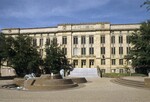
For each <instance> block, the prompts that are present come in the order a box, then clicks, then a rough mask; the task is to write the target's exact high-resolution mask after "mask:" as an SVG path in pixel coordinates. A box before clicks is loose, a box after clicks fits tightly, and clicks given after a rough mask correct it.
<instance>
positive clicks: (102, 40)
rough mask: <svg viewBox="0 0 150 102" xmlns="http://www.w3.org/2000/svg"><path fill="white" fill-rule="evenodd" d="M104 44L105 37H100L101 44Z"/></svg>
mask: <svg viewBox="0 0 150 102" xmlns="http://www.w3.org/2000/svg"><path fill="white" fill-rule="evenodd" d="M104 43H105V35H102V36H101V44H104Z"/></svg>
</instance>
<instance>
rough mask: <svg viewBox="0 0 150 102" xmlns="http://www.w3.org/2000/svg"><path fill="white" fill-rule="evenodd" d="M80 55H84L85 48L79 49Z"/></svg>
mask: <svg viewBox="0 0 150 102" xmlns="http://www.w3.org/2000/svg"><path fill="white" fill-rule="evenodd" d="M81 55H86V48H85V47H83V48H81Z"/></svg>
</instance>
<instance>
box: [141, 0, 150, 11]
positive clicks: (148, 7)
mask: <svg viewBox="0 0 150 102" xmlns="http://www.w3.org/2000/svg"><path fill="white" fill-rule="evenodd" d="M145 5H146V9H147V10H148V11H149V10H150V0H146V1H145V2H144V3H143V4H142V5H141V7H142V6H145Z"/></svg>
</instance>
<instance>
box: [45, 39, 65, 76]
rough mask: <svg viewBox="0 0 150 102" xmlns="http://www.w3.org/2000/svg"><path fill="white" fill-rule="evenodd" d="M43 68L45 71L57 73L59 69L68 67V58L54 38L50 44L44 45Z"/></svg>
mask: <svg viewBox="0 0 150 102" xmlns="http://www.w3.org/2000/svg"><path fill="white" fill-rule="evenodd" d="M44 61H45V68H47V69H48V71H49V72H47V73H54V74H59V72H60V70H61V69H66V68H68V60H67V58H66V56H65V54H64V53H63V51H62V50H61V48H60V46H59V45H58V44H57V39H56V38H54V39H53V41H52V42H51V44H50V45H46V58H45V59H44Z"/></svg>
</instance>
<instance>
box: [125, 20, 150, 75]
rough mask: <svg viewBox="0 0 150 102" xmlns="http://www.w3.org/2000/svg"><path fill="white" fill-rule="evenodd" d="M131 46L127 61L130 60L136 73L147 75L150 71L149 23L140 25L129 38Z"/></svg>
mask: <svg viewBox="0 0 150 102" xmlns="http://www.w3.org/2000/svg"><path fill="white" fill-rule="evenodd" d="M130 41H131V44H132V45H133V48H132V50H131V51H130V54H129V55H128V56H127V59H128V60H129V59H132V66H133V67H135V68H136V71H137V72H140V73H144V74H147V71H148V70H150V21H149V20H148V21H147V22H144V23H142V25H141V27H140V29H139V31H135V32H134V33H133V34H132V35H131V36H130Z"/></svg>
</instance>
